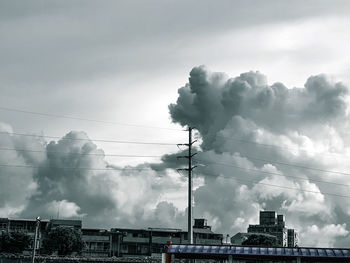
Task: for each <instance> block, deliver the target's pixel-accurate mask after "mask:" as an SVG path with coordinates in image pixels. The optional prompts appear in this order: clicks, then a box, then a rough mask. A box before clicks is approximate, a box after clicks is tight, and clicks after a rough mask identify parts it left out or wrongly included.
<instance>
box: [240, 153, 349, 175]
mask: <svg viewBox="0 0 350 263" xmlns="http://www.w3.org/2000/svg"><path fill="white" fill-rule="evenodd" d="M244 157H247V158H249V159H252V160H256V161H261V162H268V163H275V164H280V165H285V166H290V167H296V168H301V169H306V170H313V171H318V172H324V173H334V174H341V175H350V173H345V172H339V171H331V170H325V169H320V168H315V167H309V166H303V165H298V164H291V163H285V162H279V161H272V160H266V159H261V158H257V157H252V156H249V155H245V156H244Z"/></svg>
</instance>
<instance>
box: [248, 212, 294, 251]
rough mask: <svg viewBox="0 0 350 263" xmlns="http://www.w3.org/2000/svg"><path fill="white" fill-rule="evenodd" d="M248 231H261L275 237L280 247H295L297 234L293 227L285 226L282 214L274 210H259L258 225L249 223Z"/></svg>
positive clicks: (258, 232)
mask: <svg viewBox="0 0 350 263" xmlns="http://www.w3.org/2000/svg"><path fill="white" fill-rule="evenodd" d="M247 232H248V233H257V234H260V233H263V234H269V235H273V236H275V237H277V245H278V246H281V247H287V246H288V247H296V246H297V245H298V235H297V232H296V231H295V230H294V229H288V228H286V224H285V218H284V215H277V213H276V212H275V211H260V220H259V224H258V225H249V227H248V230H247Z"/></svg>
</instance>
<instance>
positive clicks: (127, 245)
mask: <svg viewBox="0 0 350 263" xmlns="http://www.w3.org/2000/svg"><path fill="white" fill-rule="evenodd" d="M111 232H114V233H120V237H121V241H120V244H121V247H120V251H119V255H120V256H131V255H138V256H151V255H157V254H160V253H162V252H164V244H166V243H167V242H168V241H172V242H173V243H174V244H188V238H187V235H188V232H187V231H183V230H182V229H176V228H175V229H174V228H148V229H131V228H112V229H111ZM193 240H194V243H195V244H207V245H221V244H222V241H223V235H222V234H216V233H214V232H213V231H212V230H211V227H210V226H208V225H207V220H206V219H195V220H194V226H193ZM116 247H117V246H116ZM117 253H118V251H112V254H113V255H115V256H117Z"/></svg>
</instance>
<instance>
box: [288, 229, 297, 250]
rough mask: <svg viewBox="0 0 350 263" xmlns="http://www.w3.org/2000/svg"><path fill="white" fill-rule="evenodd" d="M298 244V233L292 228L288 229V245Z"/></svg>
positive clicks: (295, 245) (294, 245)
mask: <svg viewBox="0 0 350 263" xmlns="http://www.w3.org/2000/svg"><path fill="white" fill-rule="evenodd" d="M297 246H298V233H297V232H296V231H295V230H294V229H288V247H297Z"/></svg>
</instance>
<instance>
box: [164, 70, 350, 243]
mask: <svg viewBox="0 0 350 263" xmlns="http://www.w3.org/2000/svg"><path fill="white" fill-rule="evenodd" d="M348 105H349V88H347V87H346V86H344V85H343V84H342V83H335V82H333V81H331V80H329V79H328V78H327V77H326V76H325V75H317V76H311V77H310V78H309V79H308V80H307V81H306V83H305V87H304V88H293V89H288V88H287V87H285V86H284V85H283V84H282V83H275V84H273V85H269V84H268V82H267V78H266V77H265V76H264V75H262V74H261V73H259V72H248V73H243V74H241V75H240V76H238V77H236V78H228V77H227V76H226V75H225V74H223V73H215V72H214V73H213V72H210V71H208V70H207V69H206V68H205V67H203V66H201V67H196V68H194V69H193V70H192V71H191V73H190V78H189V83H188V84H186V85H185V86H184V87H182V88H180V89H179V97H178V100H177V102H176V103H175V104H171V105H170V106H169V111H170V114H171V116H172V120H173V121H174V122H175V123H179V124H181V125H183V126H185V125H190V126H193V127H196V128H197V129H198V131H199V134H200V136H201V137H202V144H201V148H202V152H201V154H199V155H198V156H197V157H196V159H197V160H198V162H199V163H202V164H204V166H200V167H199V168H198V169H197V173H198V174H199V175H200V176H204V178H206V179H205V184H204V185H203V186H201V187H199V188H198V189H197V190H196V191H195V200H196V206H195V211H197V214H199V215H205V216H207V217H209V218H212V219H213V222H215V227H216V229H217V230H219V231H221V232H227V231H228V230H230V231H232V232H233V233H234V232H235V231H242V230H244V229H245V228H246V227H247V225H248V222H251V221H253V220H257V218H256V217H255V216H256V214H257V213H258V210H259V209H261V208H265V209H271V210H272V209H274V210H277V211H279V212H281V213H285V214H286V216H287V224H288V223H289V225H290V226H293V227H296V228H297V229H299V231H302V232H304V231H305V233H304V234H303V235H302V237H305V239H304V240H302V244H303V245H321V244H320V243H317V242H318V241H317V240H316V239H313V238H311V237H308V238H306V235H308V234H311V235H312V234H315V236H317V235H318V234H317V233H320V232H322V231H323V230H324V231H326V232H327V233H328V232H329V234H327V236H328V237H327V240H326V241H325V242H324V243H322V244H324V245H331V246H333V245H337V244H338V243H337V240H338V238H337V237H338V236H339V240H341V242H342V244H344V242H348V241H345V240H347V239H346V238H347V237H348V230H346V229H347V227H348V226H347V222H348V220H347V216H345V214H348V213H349V211H347V210H346V209H344V206H345V204H348V202H349V200H348V199H344V198H343V199H342V198H335V197H332V196H328V195H323V194H317V193H310V192H298V191H295V190H286V189H283V188H277V187H273V186H268V185H277V186H284V187H290V188H296V189H306V190H310V191H315V192H318V191H324V192H326V193H334V194H343V195H347V192H348V191H347V190H348V189H347V186H339V185H329V184H326V183H322V182H319V181H320V180H321V181H329V182H334V183H339V184H345V185H348V184H349V183H350V181H349V179H348V176H347V175H345V174H339V173H338V174H335V173H329V172H328V173H325V172H321V171H319V170H318V171H317V170H312V169H301V168H300V167H296V166H290V165H289V166H286V165H283V163H286V164H288V163H290V164H297V165H299V166H306V167H311V168H312V167H315V168H319V169H324V170H331V171H347V170H349V166H348V165H347V164H344V162H342V161H341V160H342V158H344V157H345V156H347V152H348V149H349V148H348V147H349V146H348V141H349V139H348V133H347V127H348V125H349V121H348ZM270 145H271V146H270ZM335 153H336V154H338V155H336V154H335ZM339 154H340V155H342V158H340V156H339ZM268 160H271V162H269V161H268ZM274 161H275V162H274ZM276 162H279V163H276ZM222 163H224V164H228V165H221V164H222ZM284 175H285V176H284ZM293 177H298V178H293ZM234 180H236V182H235V181H234ZM247 180H248V181H247ZM315 180H318V181H315ZM253 182H260V183H262V185H255V184H254V183H253ZM264 184H265V185H264ZM266 184H267V185H266ZM242 191H243V192H244V194H242ZM339 209H340V210H341V211H342V212H339ZM254 211H255V212H254ZM254 213H255V216H254ZM344 213H345V214H344ZM239 222H240V223H239ZM255 222H256V221H255ZM339 242H340V241H339ZM339 244H340V243H339Z"/></svg>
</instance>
